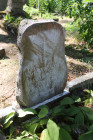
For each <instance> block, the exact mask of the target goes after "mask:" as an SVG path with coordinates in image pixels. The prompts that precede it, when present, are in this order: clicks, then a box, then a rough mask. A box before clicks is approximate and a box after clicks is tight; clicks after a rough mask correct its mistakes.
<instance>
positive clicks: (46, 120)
mask: <svg viewBox="0 0 93 140" xmlns="http://www.w3.org/2000/svg"><path fill="white" fill-rule="evenodd" d="M47 122H48V119H42V120H41V121H40V125H46V124H47Z"/></svg>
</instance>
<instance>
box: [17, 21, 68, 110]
mask: <svg viewBox="0 0 93 140" xmlns="http://www.w3.org/2000/svg"><path fill="white" fill-rule="evenodd" d="M17 44H18V47H19V50H20V69H19V74H18V80H17V94H16V98H17V101H18V102H19V104H20V105H23V106H26V107H31V106H34V105H36V104H38V103H41V102H43V101H45V100H47V99H49V98H51V97H53V96H55V95H57V94H59V93H62V92H63V90H64V88H65V85H66V81H67V63H66V59H65V49H64V30H63V28H62V26H61V25H60V24H58V23H56V22H54V21H32V20H27V19H25V20H23V21H22V22H21V23H20V26H19V34H18V43H17Z"/></svg>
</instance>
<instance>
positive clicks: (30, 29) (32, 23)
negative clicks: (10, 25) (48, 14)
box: [17, 19, 64, 47]
mask: <svg viewBox="0 0 93 140" xmlns="http://www.w3.org/2000/svg"><path fill="white" fill-rule="evenodd" d="M51 28H54V29H59V30H60V31H61V32H63V27H62V25H61V24H59V23H57V22H55V21H54V20H51V19H48V20H30V19H24V20H22V21H21V22H20V25H19V31H18V39H17V44H18V46H19V47H20V46H22V39H23V37H24V35H25V34H26V35H29V34H37V32H38V30H39V31H42V30H50V29H51ZM63 34H64V33H63Z"/></svg>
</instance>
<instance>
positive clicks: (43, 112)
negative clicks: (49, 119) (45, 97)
mask: <svg viewBox="0 0 93 140" xmlns="http://www.w3.org/2000/svg"><path fill="white" fill-rule="evenodd" d="M47 114H48V109H47V108H45V107H44V108H42V109H41V110H40V112H39V114H38V117H39V118H44V117H45V116H46V115H47Z"/></svg>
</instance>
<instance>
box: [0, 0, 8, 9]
mask: <svg viewBox="0 0 93 140" xmlns="http://www.w3.org/2000/svg"><path fill="white" fill-rule="evenodd" d="M7 1H8V0H0V11H4V10H5V9H6V7H7Z"/></svg>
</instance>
